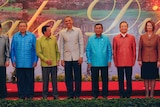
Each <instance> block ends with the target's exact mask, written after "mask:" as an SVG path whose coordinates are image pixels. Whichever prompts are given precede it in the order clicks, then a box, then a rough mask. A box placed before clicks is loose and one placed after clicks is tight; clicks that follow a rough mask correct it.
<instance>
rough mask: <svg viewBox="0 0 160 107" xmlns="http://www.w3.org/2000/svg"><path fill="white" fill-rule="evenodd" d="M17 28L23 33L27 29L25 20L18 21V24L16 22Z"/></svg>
mask: <svg viewBox="0 0 160 107" xmlns="http://www.w3.org/2000/svg"><path fill="white" fill-rule="evenodd" d="M18 29H19V31H20V32H21V33H22V34H25V33H26V30H27V22H25V21H20V22H19V24H18Z"/></svg>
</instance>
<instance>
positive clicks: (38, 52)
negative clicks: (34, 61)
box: [36, 39, 47, 62]
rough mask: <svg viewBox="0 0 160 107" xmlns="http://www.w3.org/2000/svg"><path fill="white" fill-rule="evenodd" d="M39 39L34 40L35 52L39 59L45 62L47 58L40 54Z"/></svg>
mask: <svg viewBox="0 0 160 107" xmlns="http://www.w3.org/2000/svg"><path fill="white" fill-rule="evenodd" d="M40 43H41V42H40V39H39V40H37V42H36V53H37V56H38V57H39V58H40V59H41V60H43V61H44V62H46V61H47V58H45V56H44V55H43V54H42V47H41V45H40Z"/></svg>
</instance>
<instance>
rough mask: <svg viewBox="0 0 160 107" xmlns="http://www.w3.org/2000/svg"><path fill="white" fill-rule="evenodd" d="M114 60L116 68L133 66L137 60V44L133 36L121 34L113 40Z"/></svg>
mask: <svg viewBox="0 0 160 107" xmlns="http://www.w3.org/2000/svg"><path fill="white" fill-rule="evenodd" d="M113 60H114V63H115V66H116V67H124V66H133V65H134V64H135V60H136V42H135V38H134V36H133V35H130V34H127V35H126V36H125V37H123V36H122V35H121V34H119V35H117V36H115V37H114V38H113Z"/></svg>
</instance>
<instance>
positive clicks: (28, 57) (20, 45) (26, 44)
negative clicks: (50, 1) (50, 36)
mask: <svg viewBox="0 0 160 107" xmlns="http://www.w3.org/2000/svg"><path fill="white" fill-rule="evenodd" d="M35 46H36V37H35V35H34V34H33V33H31V32H28V31H27V32H26V34H25V35H23V36H22V35H21V33H20V32H17V33H16V34H14V35H13V39H12V43H11V61H12V63H16V68H33V63H36V62H37V60H38V57H37V55H36V49H35Z"/></svg>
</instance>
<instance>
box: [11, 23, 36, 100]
mask: <svg viewBox="0 0 160 107" xmlns="http://www.w3.org/2000/svg"><path fill="white" fill-rule="evenodd" d="M18 29H19V32H17V33H15V34H14V35H13V39H12V43H11V61H12V65H13V67H15V68H16V75H17V86H18V97H19V98H20V99H25V98H29V99H32V98H33V94H34V67H36V65H37V60H38V58H37V56H36V48H35V47H36V37H35V35H34V34H33V33H31V32H29V31H27V23H26V22H24V21H20V22H19V24H18Z"/></svg>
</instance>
